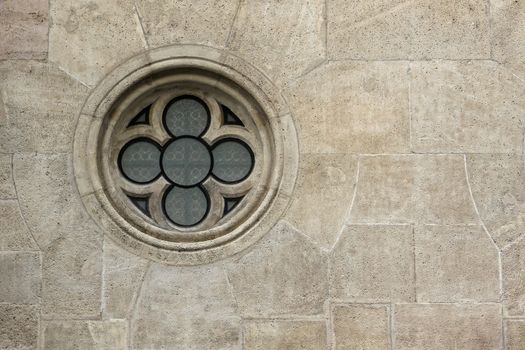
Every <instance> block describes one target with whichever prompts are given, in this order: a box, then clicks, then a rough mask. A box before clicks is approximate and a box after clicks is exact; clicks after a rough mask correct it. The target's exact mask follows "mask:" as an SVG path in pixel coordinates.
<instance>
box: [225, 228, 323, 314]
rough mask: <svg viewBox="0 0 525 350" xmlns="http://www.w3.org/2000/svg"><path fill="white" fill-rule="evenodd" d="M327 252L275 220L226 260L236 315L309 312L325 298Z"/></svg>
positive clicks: (317, 310)
mask: <svg viewBox="0 0 525 350" xmlns="http://www.w3.org/2000/svg"><path fill="white" fill-rule="evenodd" d="M327 269H328V264H327V256H326V255H325V254H324V253H323V252H321V250H320V249H319V248H318V247H316V246H314V245H313V244H312V243H311V242H309V241H308V240H307V239H306V237H305V236H303V235H301V234H300V233H299V232H297V231H295V230H294V229H293V228H291V227H290V226H289V225H288V224H286V223H284V222H281V223H279V224H277V225H276V226H275V227H274V228H273V229H272V230H271V231H270V232H269V233H267V235H266V236H265V237H264V238H263V239H262V240H261V241H259V242H258V243H256V244H255V245H254V246H253V248H252V249H251V251H249V252H248V253H246V254H245V255H243V256H242V257H240V258H239V259H237V260H236V261H234V262H232V263H230V264H228V275H229V278H230V281H231V283H232V286H233V293H234V295H235V298H236V300H237V302H238V304H239V311H240V313H241V315H243V316H247V317H265V316H274V315H290V314H291V315H311V314H319V313H321V312H322V311H323V304H324V302H325V300H326V299H327V297H328V295H327V294H328V293H327V291H328V282H327V276H326V275H327V271H328V270H327Z"/></svg>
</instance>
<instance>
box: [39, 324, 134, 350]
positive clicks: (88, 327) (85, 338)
mask: <svg viewBox="0 0 525 350" xmlns="http://www.w3.org/2000/svg"><path fill="white" fill-rule="evenodd" d="M43 333H44V335H43V349H45V350H56V349H79V350H83V349H86V350H87V349H89V350H107V349H111V350H126V349H127V348H128V347H127V337H128V323H127V321H125V320H108V321H46V322H45V323H44V326H43Z"/></svg>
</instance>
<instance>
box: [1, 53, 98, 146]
mask: <svg viewBox="0 0 525 350" xmlns="http://www.w3.org/2000/svg"><path fill="white" fill-rule="evenodd" d="M0 78H2V79H0V87H1V88H2V89H3V90H4V92H3V94H4V96H3V98H4V101H3V102H4V104H5V109H6V112H7V116H6V118H5V119H4V120H0V137H1V138H2V142H1V143H0V152H70V151H71V148H72V142H73V134H74V130H75V123H76V120H77V115H78V113H79V112H80V108H81V106H82V103H83V101H84V99H85V97H86V96H87V93H88V91H87V89H86V87H84V86H82V85H81V84H80V83H78V82H77V81H75V80H74V79H72V78H71V77H70V76H68V75H67V74H65V73H64V72H62V71H61V70H59V69H58V68H56V67H53V66H51V65H47V64H44V63H40V62H34V61H10V62H4V63H2V64H0Z"/></svg>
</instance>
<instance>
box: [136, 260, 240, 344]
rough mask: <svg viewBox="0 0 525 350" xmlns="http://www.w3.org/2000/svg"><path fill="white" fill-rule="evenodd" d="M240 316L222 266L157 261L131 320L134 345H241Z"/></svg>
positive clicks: (147, 276) (149, 274) (148, 274)
mask: <svg viewBox="0 0 525 350" xmlns="http://www.w3.org/2000/svg"><path fill="white" fill-rule="evenodd" d="M240 328H241V326H240V318H239V317H238V316H237V313H236V305H235V299H234V298H233V296H232V294H231V290H230V286H229V284H228V278H227V276H226V273H225V271H224V269H223V268H222V267H218V266H210V265H205V266H199V267H173V266H163V265H157V264H154V265H152V267H151V269H150V270H149V271H148V272H147V274H146V278H145V281H144V285H143V286H142V289H141V295H140V296H139V299H138V304H137V307H136V310H135V314H134V315H133V318H132V336H133V344H132V348H133V349H167V348H170V347H172V346H173V344H177V345H178V346H179V347H180V348H181V349H189V350H190V349H195V350H198V349H217V350H229V349H240V348H241V335H240V333H241V329H240Z"/></svg>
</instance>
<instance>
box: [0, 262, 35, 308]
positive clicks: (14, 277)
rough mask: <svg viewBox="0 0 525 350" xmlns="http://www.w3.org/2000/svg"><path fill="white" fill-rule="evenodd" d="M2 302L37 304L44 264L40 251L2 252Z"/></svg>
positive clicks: (0, 270) (0, 279) (0, 286)
mask: <svg viewBox="0 0 525 350" xmlns="http://www.w3.org/2000/svg"><path fill="white" fill-rule="evenodd" d="M0 276H1V278H0V302H2V303H13V304H37V303H39V301H40V293H41V278H42V266H41V264H40V253H38V252H0Z"/></svg>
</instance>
